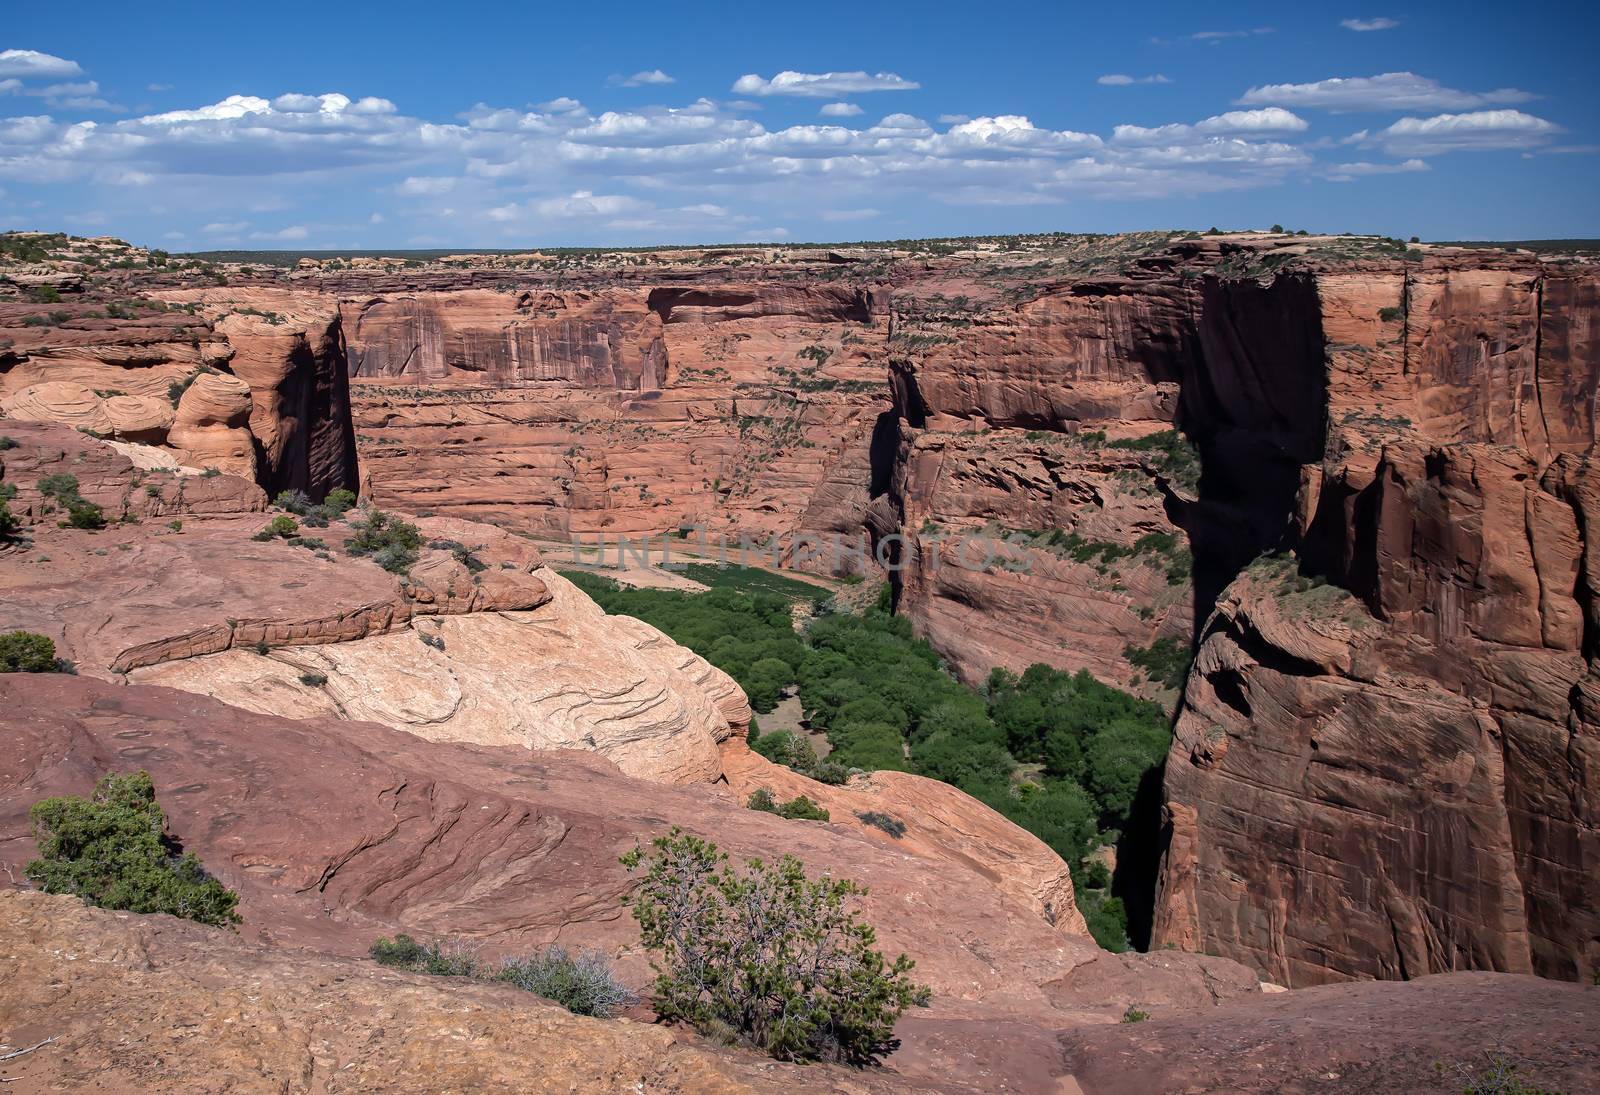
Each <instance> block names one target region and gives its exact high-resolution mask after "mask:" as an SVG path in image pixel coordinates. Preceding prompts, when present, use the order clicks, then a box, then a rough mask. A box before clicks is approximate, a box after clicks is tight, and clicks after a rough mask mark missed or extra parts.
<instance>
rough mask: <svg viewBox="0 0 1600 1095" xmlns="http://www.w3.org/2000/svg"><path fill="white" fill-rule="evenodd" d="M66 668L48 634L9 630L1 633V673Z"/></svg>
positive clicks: (56, 670) (44, 671)
mask: <svg viewBox="0 0 1600 1095" xmlns="http://www.w3.org/2000/svg"><path fill="white" fill-rule="evenodd" d="M64 668H65V663H63V662H62V661H61V660H60V659H59V658H57V657H56V644H55V643H54V641H52V640H51V639H50V637H49V636H48V635H36V634H34V633H33V632H32V631H7V632H6V633H5V634H4V635H0V673H59V672H61V671H62V670H63V669H64Z"/></svg>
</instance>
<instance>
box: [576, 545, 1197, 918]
mask: <svg viewBox="0 0 1600 1095" xmlns="http://www.w3.org/2000/svg"><path fill="white" fill-rule="evenodd" d="M568 576H569V577H571V578H572V579H573V581H574V582H576V583H577V584H578V585H579V586H580V587H581V588H582V589H583V590H584V592H586V593H588V594H589V595H590V596H591V597H592V598H594V600H595V601H596V602H597V603H599V604H600V605H601V607H603V608H604V609H605V610H606V611H607V612H613V613H622V614H625V615H629V616H635V617H638V618H639V619H642V620H644V621H646V622H647V623H650V624H653V625H654V626H656V627H658V628H660V629H661V630H662V631H665V632H666V633H667V634H668V635H670V636H671V637H672V638H673V639H675V640H676V641H678V642H680V643H682V644H683V645H685V646H687V647H689V648H690V649H692V650H694V651H696V652H697V653H699V654H700V655H701V656H703V657H705V658H706V659H707V660H708V661H710V662H711V663H712V664H713V665H716V666H718V667H719V668H721V669H722V670H724V671H725V672H727V673H728V674H729V675H730V676H732V677H733V678H734V679H735V680H737V681H738V682H739V684H740V686H741V687H743V688H744V689H745V691H746V693H747V695H749V697H750V701H751V705H752V706H753V707H754V708H755V709H756V710H757V711H758V712H759V711H770V710H771V709H772V707H773V705H775V704H776V703H777V701H778V699H779V698H780V697H781V695H782V693H783V691H784V689H785V688H786V687H788V686H790V685H791V684H793V685H798V688H799V697H800V701H801V704H802V706H803V707H804V709H805V710H806V712H807V715H808V719H809V723H810V725H811V726H812V727H814V728H818V729H821V730H823V731H825V732H826V734H827V736H828V741H829V743H830V744H831V745H832V747H833V752H832V753H830V754H829V755H828V757H827V760H826V761H824V762H821V763H819V762H818V761H817V758H816V754H815V752H814V751H813V750H812V749H811V747H810V743H809V742H807V741H805V740H804V739H803V738H801V737H798V736H796V735H792V734H790V733H787V732H778V733H773V734H767V735H761V736H755V737H753V739H752V742H751V745H752V748H754V749H755V750H756V751H757V752H759V753H762V754H763V755H765V756H767V757H768V758H769V759H772V760H775V761H777V762H778V763H782V764H787V765H788V766H789V767H791V768H794V769H795V770H797V771H800V772H802V773H803V774H806V775H810V776H812V777H813V778H821V779H823V781H824V782H842V781H843V779H844V778H845V777H846V776H847V775H848V772H849V770H850V769H852V768H855V769H861V770H865V771H874V770H878V769H893V770H898V771H909V772H916V773H918V774H920V775H924V776H928V777H930V778H933V779H937V780H941V781H942V782H945V783H949V784H952V785H954V786H956V787H959V788H961V789H962V790H963V791H966V792H967V793H968V794H970V795H972V796H973V797H974V798H977V799H978V800H980V801H981V802H983V803H985V804H986V805H988V806H989V807H991V808H992V809H994V810H996V811H998V812H999V813H1001V814H1003V815H1004V816H1005V817H1007V818H1009V819H1010V820H1011V821H1013V822H1015V823H1016V824H1018V825H1020V826H1022V827H1023V828H1025V829H1027V830H1028V831H1029V832H1031V833H1033V834H1034V835H1036V836H1038V837H1039V838H1040V839H1042V840H1043V841H1044V842H1045V843H1046V844H1048V845H1050V847H1051V848H1053V849H1054V850H1055V851H1056V852H1057V853H1058V854H1059V855H1060V856H1061V857H1062V858H1063V859H1064V860H1066V861H1067V863H1068V865H1069V867H1070V868H1071V870H1072V874H1073V882H1074V884H1075V886H1076V887H1077V889H1078V893H1079V904H1080V906H1081V908H1082V910H1083V913H1084V916H1085V919H1086V920H1087V921H1088V924H1089V929H1090V931H1091V933H1092V934H1093V935H1094V937H1095V939H1096V940H1097V941H1098V942H1099V943H1100V944H1101V945H1102V946H1106V947H1109V948H1112V949H1117V950H1121V949H1126V948H1127V946H1128V945H1129V939H1128V912H1127V909H1126V908H1125V903H1124V897H1123V895H1124V894H1126V895H1127V896H1130V897H1132V896H1136V895H1135V894H1134V893H1133V892H1132V891H1133V890H1137V889H1139V888H1141V887H1143V886H1144V884H1145V881H1146V880H1144V879H1142V878H1140V879H1139V881H1138V882H1137V883H1135V882H1134V881H1133V879H1134V878H1135V877H1137V875H1136V874H1135V872H1139V871H1142V870H1143V869H1144V867H1145V866H1146V865H1147V864H1145V862H1144V857H1143V854H1142V848H1134V849H1133V851H1134V852H1135V853H1136V854H1130V855H1126V856H1119V878H1117V879H1116V880H1115V884H1111V885H1108V883H1109V882H1110V880H1109V879H1107V877H1106V874H1107V872H1106V870H1105V868H1104V867H1103V866H1100V865H1098V864H1096V863H1091V862H1089V861H1088V857H1089V854H1090V853H1091V852H1092V851H1093V850H1094V849H1095V848H1096V847H1098V846H1099V845H1100V844H1102V843H1118V842H1119V840H1120V841H1122V842H1123V843H1125V844H1127V843H1130V842H1131V843H1132V844H1135V845H1138V844H1140V842H1141V840H1142V838H1143V837H1144V836H1145V833H1144V830H1145V829H1147V828H1149V825H1150V822H1151V818H1150V816H1148V815H1150V813H1151V809H1150V807H1151V802H1152V795H1153V793H1154V791H1155V789H1156V787H1157V785H1158V784H1159V780H1160V769H1161V764H1162V762H1163V759H1164V758H1165V756H1166V751H1167V747H1168V744H1169V743H1170V740H1171V733H1170V729H1169V727H1168V722H1167V717H1166V714H1165V712H1163V711H1162V710H1161V708H1160V707H1159V706H1158V705H1156V704H1154V703H1151V702H1149V701H1147V700H1142V699H1139V698H1137V697H1135V696H1132V695H1129V694H1128V693H1126V692H1122V691H1119V690H1118V689H1115V688H1112V687H1110V686H1108V685H1105V684H1102V683H1100V682H1099V681H1097V680H1095V679H1094V678H1093V677H1092V676H1091V675H1089V674H1088V673H1086V672H1080V673H1077V674H1069V673H1065V672H1062V671H1060V670H1057V669H1053V668H1051V667H1050V666H1047V665H1042V664H1041V665H1034V666H1031V667H1029V669H1028V670H1027V671H1026V672H1025V673H1022V674H1020V675H1018V674H1015V673H1010V672H1007V671H1006V670H1003V669H997V670H995V671H994V672H993V673H992V674H991V675H990V677H989V680H988V681H987V683H986V685H985V687H984V688H983V689H982V690H981V691H978V690H974V689H971V688H968V687H966V686H965V685H962V684H961V683H960V682H958V681H956V680H955V678H953V677H951V676H950V675H949V673H948V672H946V670H945V669H944V667H943V665H942V663H941V662H940V659H939V656H938V654H937V653H936V652H935V651H934V649H933V648H932V647H931V646H930V645H929V644H928V643H927V642H926V641H924V640H921V639H918V638H916V637H914V636H913V634H912V631H911V624H910V621H908V620H905V619H903V618H899V617H895V616H892V615H889V614H887V613H886V612H885V611H883V610H882V608H881V607H876V608H873V609H871V610H869V611H867V612H866V614H865V615H863V616H850V615H840V614H825V615H822V616H820V617H817V618H815V619H813V620H811V621H810V622H809V624H808V625H807V626H806V628H805V630H804V631H803V632H802V633H797V632H796V631H795V630H794V627H793V624H792V617H791V616H790V613H789V606H788V604H787V603H786V602H785V601H783V600H782V599H781V598H779V597H774V596H770V595H764V594H754V595H747V594H741V593H736V592H734V591H733V590H731V589H715V590H712V591H710V592H708V593H685V592H682V591H678V590H658V589H631V588H624V587H622V586H619V585H618V584H617V583H616V582H614V581H612V580H610V579H608V578H603V577H599V576H596V575H592V574H584V573H580V572H572V573H569V575H568ZM774 806H776V804H774ZM902 824H903V823H902ZM1123 861H1126V863H1127V866H1122V865H1121V864H1122V863H1123Z"/></svg>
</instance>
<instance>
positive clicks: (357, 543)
mask: <svg viewBox="0 0 1600 1095" xmlns="http://www.w3.org/2000/svg"><path fill="white" fill-rule="evenodd" d="M351 527H352V528H354V529H355V535H354V536H353V537H351V538H350V539H349V540H346V541H345V544H344V549H345V551H346V552H347V553H349V554H351V555H358V556H368V557H370V558H371V559H372V561H373V562H374V563H377V564H378V565H379V566H381V567H382V568H383V569H384V570H387V571H389V572H390V573H391V574H404V573H405V572H406V571H408V570H410V569H411V567H412V565H413V564H414V563H416V561H417V552H418V551H419V550H421V548H422V533H420V532H418V531H417V526H416V525H413V524H411V523H410V522H409V521H402V520H401V519H400V518H398V517H395V516H393V515H392V514H388V513H384V512H383V511H382V510H380V509H372V510H368V511H367V514H366V516H365V517H362V518H361V519H360V520H358V521H356V522H354V524H353V525H352V526H351Z"/></svg>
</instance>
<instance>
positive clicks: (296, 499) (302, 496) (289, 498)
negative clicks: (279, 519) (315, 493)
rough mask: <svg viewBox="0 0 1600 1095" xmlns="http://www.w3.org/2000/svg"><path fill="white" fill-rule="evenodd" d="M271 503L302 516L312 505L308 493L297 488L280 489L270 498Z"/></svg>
mask: <svg viewBox="0 0 1600 1095" xmlns="http://www.w3.org/2000/svg"><path fill="white" fill-rule="evenodd" d="M272 504H273V505H274V506H276V507H278V508H279V509H285V510H288V511H289V512H290V513H293V514H296V515H298V516H301V517H304V516H305V515H306V512H307V511H308V510H310V509H311V507H312V505H313V503H312V501H311V497H310V495H308V494H306V492H305V491H303V490H298V489H291V490H280V491H279V492H278V496H277V497H276V498H274V499H273V500H272Z"/></svg>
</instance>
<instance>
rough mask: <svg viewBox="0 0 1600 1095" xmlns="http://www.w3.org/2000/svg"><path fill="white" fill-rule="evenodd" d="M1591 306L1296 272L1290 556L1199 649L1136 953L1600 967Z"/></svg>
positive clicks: (1548, 280)
mask: <svg viewBox="0 0 1600 1095" xmlns="http://www.w3.org/2000/svg"><path fill="white" fill-rule="evenodd" d="M1596 288H1597V281H1596V278H1595V276H1594V275H1593V273H1592V272H1587V271H1583V270H1578V271H1572V270H1563V269H1562V268H1560V267H1543V268H1541V267H1537V266H1531V265H1529V264H1526V263H1506V264H1504V265H1503V266H1502V267H1501V268H1483V267H1481V266H1479V267H1474V266H1467V267H1465V268H1460V267H1457V268H1452V267H1451V266H1450V265H1448V264H1443V263H1441V264H1440V266H1439V267H1438V268H1430V267H1429V266H1427V265H1424V266H1423V268H1422V269H1421V270H1407V271H1405V272H1375V273H1373V274H1370V275H1367V276H1365V277H1356V276H1354V275H1348V276H1324V277H1321V278H1319V280H1318V285H1317V292H1318V299H1319V301H1320V313H1321V317H1322V326H1323V328H1324V330H1325V332H1326V338H1327V342H1328V346H1329V352H1328V365H1327V371H1326V377H1327V381H1326V388H1327V397H1326V408H1325V411H1324V412H1323V413H1325V415H1326V423H1327V424H1326V432H1325V437H1326V446H1325V448H1324V449H1323V450H1322V451H1321V452H1320V453H1318V454H1317V461H1316V462H1308V463H1306V464H1305V465H1304V466H1303V467H1302V468H1301V470H1300V481H1301V482H1300V488H1299V490H1298V493H1297V495H1296V498H1295V500H1294V503H1293V505H1292V506H1290V507H1289V508H1287V509H1286V510H1284V511H1281V512H1280V514H1279V517H1280V518H1288V519H1289V520H1290V533H1289V535H1288V536H1287V537H1286V538H1285V541H1284V543H1285V546H1294V547H1296V548H1297V549H1298V552H1299V557H1300V559H1301V560H1302V561H1303V568H1302V567H1301V566H1297V564H1296V563H1295V562H1294V561H1293V560H1288V559H1285V560H1281V561H1264V562H1261V563H1258V564H1255V565H1253V566H1251V567H1250V568H1249V569H1247V570H1246V572H1245V573H1244V574H1243V575H1242V576H1241V577H1240V578H1239V579H1238V580H1236V581H1234V582H1233V584H1232V585H1231V586H1230V587H1229V589H1228V590H1227V592H1226V593H1225V594H1224V596H1223V598H1222V600H1221V601H1220V602H1219V604H1218V606H1217V611H1216V613H1215V614H1214V615H1213V616H1212V617H1211V619H1210V620H1209V621H1208V622H1207V624H1206V626H1205V628H1204V630H1203V631H1202V634H1201V640H1200V645H1199V651H1198V655H1197V660H1196V663H1195V671H1194V673H1193V675H1192V676H1191V678H1190V680H1189V684H1188V690H1187V694H1186V696H1185V702H1184V706H1183V710H1182V713H1181V715H1180V717H1179V720H1178V726H1177V736H1176V740H1175V741H1174V744H1173V750H1172V753H1171V755H1170V757H1169V759H1168V766H1167V786H1166V793H1167V800H1168V811H1169V814H1170V822H1171V832H1172V836H1171V846H1170V848H1169V851H1168V853H1167V860H1166V864H1165V869H1164V874H1163V879H1162V888H1161V896H1160V905H1159V909H1158V916H1157V924H1156V939H1157V940H1158V941H1162V942H1171V943H1177V944H1179V945H1182V946H1185V947H1192V948H1196V949H1207V950H1214V951H1217V952H1219V953H1223V954H1228V955H1230V956H1233V957H1236V958H1239V959H1241V960H1243V961H1246V962H1247V963H1250V964H1253V965H1254V966H1255V967H1256V968H1258V969H1260V970H1262V971H1263V972H1264V973H1265V974H1266V975H1267V976H1269V977H1272V978H1273V979H1276V980H1279V981H1281V982H1283V983H1286V984H1291V985H1298V984H1307V983H1314V982H1318V981H1323V980H1329V979H1336V978H1343V977H1409V976H1417V975H1420V974H1424V973H1430V972H1437V971H1441V970H1451V969H1464V968H1480V969H1497V970H1511V971H1517V972H1536V973H1540V974H1543V975H1546V976H1555V977H1565V978H1577V977H1586V976H1588V973H1589V972H1590V971H1591V970H1593V969H1594V968H1596V966H1597V965H1600V951H1597V950H1596V947H1597V945H1600V944H1597V943H1596V940H1597V939H1600V891H1597V890H1596V885H1595V881H1594V880H1595V878H1596V877H1597V872H1596V867H1597V865H1600V832H1597V821H1600V783H1597V772H1600V768H1597V764H1600V744H1597V738H1596V730H1597V728H1596V723H1595V719H1596V715H1595V714H1594V699H1593V696H1594V694H1595V683H1594V682H1595V677H1594V676H1593V673H1592V670H1591V661H1592V659H1593V658H1594V656H1595V654H1596V650H1595V649H1594V643H1593V641H1592V635H1591V634H1590V631H1591V627H1592V625H1591V623H1590V621H1592V620H1594V619H1595V618H1596V617H1595V612H1596V605H1595V604H1594V595H1593V592H1592V591H1593V590H1594V589H1595V588H1596V587H1595V585H1594V583H1593V581H1592V579H1591V576H1590V575H1591V572H1592V568H1593V566H1594V564H1593V562H1592V559H1591V556H1592V555H1593V552H1594V550H1595V547H1594V544H1593V539H1592V533H1591V532H1590V529H1591V528H1592V527H1593V526H1592V523H1591V521H1592V517H1591V515H1592V514H1593V513H1594V509H1593V505H1594V501H1593V499H1594V497H1595V495H1594V487H1593V485H1592V482H1591V478H1590V472H1589V458H1588V454H1589V452H1590V451H1591V448H1592V445H1593V443H1594V440H1595V422H1594V414H1593V408H1592V396H1593V393H1594V391H1595V389H1596V385H1597V384H1600V353H1597V352H1596V348H1595V328H1596V319H1595V312H1594V309H1593V306H1592V303H1589V302H1592V301H1593V299H1594V294H1595V292H1596ZM1252 413H1254V412H1252ZM1284 420H1285V421H1288V420H1289V416H1284ZM1315 425H1316V423H1315V422H1313V423H1311V424H1306V425H1305V426H1304V427H1303V430H1301V431H1295V430H1291V431H1288V434H1285V433H1284V432H1283V431H1282V430H1280V431H1279V432H1278V434H1277V438H1278V440H1279V441H1280V442H1281V439H1282V438H1283V437H1284V436H1289V435H1295V434H1298V433H1302V432H1303V433H1307V434H1309V433H1310V432H1311V430H1312V428H1313V427H1314V426H1315ZM1260 432H1261V433H1263V434H1266V433H1268V432H1269V431H1260ZM1278 447H1279V449H1280V451H1283V452H1284V460H1283V464H1284V465H1285V466H1287V464H1288V463H1289V461H1292V460H1293V459H1295V458H1296V454H1297V453H1296V450H1295V449H1293V448H1291V447H1290V446H1288V445H1283V444H1281V443H1280V444H1279V446H1278ZM1219 451H1220V450H1219ZM1208 455H1210V454H1208ZM1219 459H1220V461H1221V463H1220V467H1219V470H1220V471H1223V472H1224V473H1226V472H1227V471H1228V469H1229V465H1228V463H1227V456H1226V455H1225V454H1224V455H1222V456H1221V457H1219ZM1257 466H1258V467H1259V461H1257ZM1212 473H1213V465H1212V464H1211V463H1208V464H1207V466H1206V475H1207V476H1208V478H1209V477H1210V476H1211V475H1212ZM1245 474H1247V471H1246V469H1244V468H1242V467H1241V468H1238V470H1237V471H1236V472H1235V475H1236V476H1237V477H1241V478H1242V477H1243V476H1244V475H1245ZM1278 474H1279V476H1280V477H1281V476H1282V475H1283V472H1282V471H1281V470H1280V472H1279V473H1278ZM1204 493H1205V492H1204V490H1202V496H1203V495H1204ZM1268 517H1269V515H1268V514H1267V513H1265V512H1264V511H1263V513H1262V515H1261V518H1260V519H1259V520H1258V521H1257V525H1258V526H1260V525H1262V524H1263V523H1264V522H1265V521H1266V519H1267V518H1268ZM1302 569H1304V570H1305V572H1306V573H1308V574H1311V575H1315V576H1317V577H1316V578H1314V579H1311V578H1307V577H1306V576H1305V575H1304V574H1302V573H1301V570H1302ZM1324 578H1325V579H1327V580H1330V581H1331V583H1332V584H1328V585H1324V584H1322V582H1323V580H1324Z"/></svg>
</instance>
